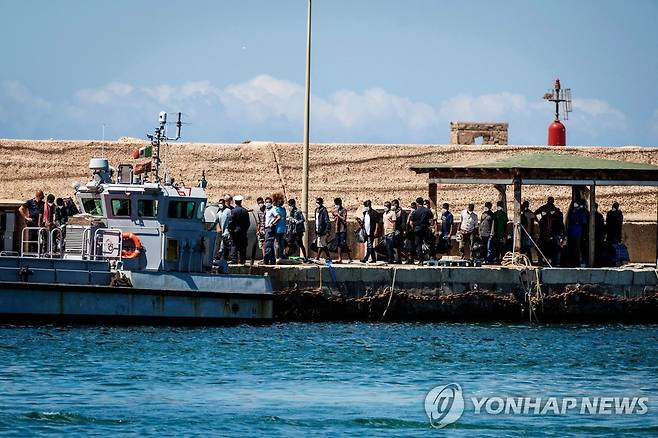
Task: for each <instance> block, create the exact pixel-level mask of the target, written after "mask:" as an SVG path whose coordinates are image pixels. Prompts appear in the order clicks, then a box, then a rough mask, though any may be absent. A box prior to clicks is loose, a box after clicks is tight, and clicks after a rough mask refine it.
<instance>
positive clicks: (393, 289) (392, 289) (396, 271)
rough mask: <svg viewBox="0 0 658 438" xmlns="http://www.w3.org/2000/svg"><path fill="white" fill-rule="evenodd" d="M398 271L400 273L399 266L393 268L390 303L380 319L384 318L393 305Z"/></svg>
mask: <svg viewBox="0 0 658 438" xmlns="http://www.w3.org/2000/svg"><path fill="white" fill-rule="evenodd" d="M397 273H398V268H393V282H392V283H391V294H390V295H389V296H388V304H386V309H384V313H383V314H382V317H381V319H380V321H383V320H384V317H385V316H386V312H388V308H389V307H390V306H391V300H392V299H393V292H394V291H395V277H396V276H397Z"/></svg>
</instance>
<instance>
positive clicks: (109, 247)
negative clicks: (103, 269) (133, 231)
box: [83, 228, 123, 262]
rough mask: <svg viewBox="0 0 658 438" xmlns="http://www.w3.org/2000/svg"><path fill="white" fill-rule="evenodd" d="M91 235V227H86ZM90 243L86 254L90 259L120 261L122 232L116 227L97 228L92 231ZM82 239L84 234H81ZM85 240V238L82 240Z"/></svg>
mask: <svg viewBox="0 0 658 438" xmlns="http://www.w3.org/2000/svg"><path fill="white" fill-rule="evenodd" d="M87 231H89V234H88V236H89V235H91V229H86V230H85V232H87ZM93 236H94V238H93V241H92V242H91V245H88V248H87V250H88V253H87V254H86V255H87V256H88V257H89V259H91V260H110V261H118V262H120V261H121V252H122V250H123V232H122V231H121V230H120V229H118V228H97V229H96V230H95V231H94V235H93ZM83 239H84V234H83ZM83 241H84V242H86V241H87V240H83Z"/></svg>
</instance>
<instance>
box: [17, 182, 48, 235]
mask: <svg viewBox="0 0 658 438" xmlns="http://www.w3.org/2000/svg"><path fill="white" fill-rule="evenodd" d="M43 198H44V196H43V192H42V191H41V190H39V191H37V192H36V193H35V195H34V198H32V199H28V200H27V201H25V202H24V203H23V205H21V206H20V208H19V209H18V211H19V213H20V214H21V216H23V219H24V220H25V224H26V225H27V226H28V227H39V226H41V224H40V223H39V216H43V206H44V205H45V203H44V202H43Z"/></svg>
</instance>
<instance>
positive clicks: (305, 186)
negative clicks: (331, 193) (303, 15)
mask: <svg viewBox="0 0 658 438" xmlns="http://www.w3.org/2000/svg"><path fill="white" fill-rule="evenodd" d="M306 29H307V31H306V85H305V95H304V154H303V159H302V211H303V212H304V217H305V218H306V221H305V222H304V228H305V229H306V230H305V233H304V246H305V247H306V248H308V247H309V245H308V231H309V230H308V223H309V216H308V161H309V159H308V155H309V152H308V139H309V118H310V112H311V0H308V17H307V24H306Z"/></svg>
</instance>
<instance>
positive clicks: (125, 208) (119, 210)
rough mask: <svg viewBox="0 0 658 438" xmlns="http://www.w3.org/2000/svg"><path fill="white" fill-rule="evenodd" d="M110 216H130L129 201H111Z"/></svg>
mask: <svg viewBox="0 0 658 438" xmlns="http://www.w3.org/2000/svg"><path fill="white" fill-rule="evenodd" d="M110 202H111V204H112V215H114V216H130V199H112V201H110Z"/></svg>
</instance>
